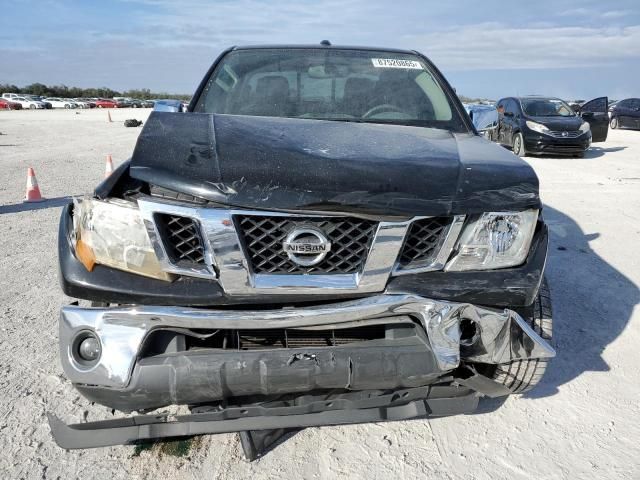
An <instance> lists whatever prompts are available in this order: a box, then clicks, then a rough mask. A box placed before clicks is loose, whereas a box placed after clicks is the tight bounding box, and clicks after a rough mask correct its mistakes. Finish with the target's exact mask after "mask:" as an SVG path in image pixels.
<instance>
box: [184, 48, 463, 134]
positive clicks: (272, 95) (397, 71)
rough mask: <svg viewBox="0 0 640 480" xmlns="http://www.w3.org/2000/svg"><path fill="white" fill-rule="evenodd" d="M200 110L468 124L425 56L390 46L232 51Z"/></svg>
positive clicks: (454, 127)
mask: <svg viewBox="0 0 640 480" xmlns="http://www.w3.org/2000/svg"><path fill="white" fill-rule="evenodd" d="M194 111H196V112H206V113H223V114H231V115H252V116H269V117H289V118H306V119H319V120H336V121H346V122H350V121H351V122H370V123H390V124H398V125H417V126H428V127H435V128H443V129H448V130H454V131H467V128H466V127H465V125H464V123H463V121H462V119H461V117H460V115H458V113H457V111H456V110H455V108H454V107H453V105H452V103H451V101H450V99H449V98H448V97H447V95H446V94H445V92H444V90H443V89H442V87H441V86H440V84H439V83H438V79H437V78H436V76H435V75H434V74H433V73H432V72H431V71H430V69H429V67H428V65H427V64H426V63H425V62H424V61H423V60H422V59H421V58H420V57H418V56H416V55H411V54H404V53H392V52H384V51H365V50H338V49H335V50H321V49H254V50H236V51H232V52H230V53H228V54H227V55H226V56H225V57H224V58H223V59H222V61H221V62H220V63H219V64H218V66H217V67H216V69H215V71H214V72H213V75H212V76H211V78H210V79H209V81H208V82H207V85H206V86H205V88H204V90H203V92H202V94H201V96H200V98H199V99H198V102H197V103H196V106H195V108H194Z"/></svg>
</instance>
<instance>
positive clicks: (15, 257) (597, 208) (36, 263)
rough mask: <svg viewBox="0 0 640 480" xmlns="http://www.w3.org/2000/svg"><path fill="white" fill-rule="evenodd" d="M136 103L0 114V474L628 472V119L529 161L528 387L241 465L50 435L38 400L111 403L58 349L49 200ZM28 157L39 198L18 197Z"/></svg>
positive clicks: (326, 436)
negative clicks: (547, 229)
mask: <svg viewBox="0 0 640 480" xmlns="http://www.w3.org/2000/svg"><path fill="white" fill-rule="evenodd" d="M147 114H148V112H147V111H143V110H131V109H128V110H116V111H112V118H113V123H108V122H107V118H106V117H107V114H106V112H105V111H102V110H92V111H80V112H74V111H35V112H32V111H18V112H5V111H0V132H1V133H2V135H0V168H1V169H2V172H3V173H2V177H1V178H2V180H1V181H0V232H2V236H3V238H2V249H1V250H0V279H1V280H0V282H1V283H0V285H1V288H0V327H1V329H2V331H1V332H0V450H1V451H2V452H3V454H2V455H1V456H0V478H2V479H19V478H61V479H72V478H82V479H87V478H110V479H114V480H115V479H121V478H122V479H142V478H172V479H183V478H185V479H190V478H215V479H226V478H249V477H251V478H253V479H254V480H258V479H262V478H336V477H349V478H366V479H368V480H373V479H378V478H380V479H383V478H391V477H394V478H447V479H453V478H468V479H471V478H473V479H491V480H495V479H502V478H509V479H529V478H532V477H534V476H535V477H536V478H540V479H555V478H558V479H560V478H580V479H585V478H599V479H600V478H606V479H614V478H628V479H637V478H640V449H639V447H638V444H639V441H640V415H639V413H640V412H639V410H640V407H639V405H640V403H639V402H638V398H639V397H640V374H639V372H640V368H638V360H640V356H639V355H638V344H640V311H639V310H638V308H637V307H636V305H637V304H638V302H639V300H640V291H639V290H638V285H639V284H640V253H639V252H638V250H637V246H638V245H640V132H637V131H620V130H617V131H611V132H610V134H609V140H608V141H607V142H606V143H604V144H600V145H601V146H599V147H595V148H593V149H591V150H590V151H589V152H588V154H587V157H586V158H584V159H552V158H534V159H528V161H529V162H530V163H531V165H532V166H533V167H534V168H535V169H536V171H537V173H538V175H539V176H540V181H541V191H542V196H543V200H544V202H545V204H546V208H545V218H546V220H547V222H548V223H549V224H550V226H551V232H552V236H551V251H550V258H549V261H548V270H547V271H548V277H549V283H550V286H551V291H552V297H553V306H554V310H555V311H554V313H555V326H556V329H555V332H554V334H555V337H556V339H557V341H556V346H557V350H558V357H557V358H556V359H555V361H554V362H553V363H552V367H551V369H550V371H549V372H548V374H547V376H546V377H545V378H544V381H543V384H542V386H541V387H539V388H538V389H536V390H534V391H533V392H531V393H530V394H528V395H525V396H521V397H510V398H508V399H507V400H506V402H504V404H503V405H500V402H496V401H488V402H483V405H482V410H481V412H480V413H478V414H474V415H468V416H458V417H452V418H445V419H436V420H432V421H425V420H419V421H409V422H396V423H387V424H375V425H357V426H347V427H330V428H329V427H327V428H320V429H318V428H312V429H307V430H305V431H303V432H301V433H298V434H297V435H295V436H293V437H292V438H290V439H289V440H288V441H286V442H284V443H283V444H281V445H280V446H278V447H277V448H275V449H274V450H273V451H271V452H270V453H269V454H267V455H266V456H265V457H264V458H262V459H261V460H259V461H257V462H254V463H248V462H246V461H245V460H244V458H243V456H242V450H241V448H240V444H239V442H238V440H237V437H236V436H235V435H219V436H216V437H211V436H209V437H202V438H200V439H198V440H197V441H195V442H193V444H192V445H191V448H190V450H188V451H187V452H186V453H185V452H184V451H182V452H176V451H171V450H170V449H169V448H160V447H158V446H156V447H154V448H152V449H149V450H143V451H137V450H135V449H134V447H130V446H129V447H124V446H123V447H114V448H105V449H97V450H87V451H64V450H61V449H60V448H58V447H57V446H56V445H55V443H54V442H53V440H52V438H51V435H50V432H49V427H48V425H47V422H46V417H45V413H46V412H47V411H52V412H55V413H57V414H58V415H60V416H62V418H64V419H65V420H66V421H68V422H69V421H74V422H78V421H82V420H83V419H87V420H98V419H105V418H109V417H110V416H111V414H110V412H108V411H107V410H106V409H105V408H104V407H99V406H92V405H90V404H89V402H87V401H86V400H85V399H84V398H82V397H80V396H79V395H78V394H77V393H76V392H75V391H74V389H73V388H72V387H71V385H70V384H69V382H67V381H66V380H65V378H64V377H63V375H62V369H61V367H60V365H59V362H58V351H57V315H58V309H59V308H60V307H61V306H62V305H64V304H65V303H67V302H69V301H70V299H69V298H66V297H65V296H64V295H63V294H62V292H61V291H60V289H59V287H58V282H57V278H56V276H57V272H56V270H57V267H56V264H57V259H56V237H57V225H58V217H59V213H60V206H61V205H62V204H63V203H64V202H65V198H66V197H68V196H70V195H79V194H82V193H85V192H90V191H91V190H92V188H93V187H94V186H95V184H96V183H98V182H99V181H100V180H101V178H102V177H103V174H104V157H105V155H106V154H112V155H113V159H114V161H115V163H116V165H117V164H118V163H119V162H120V161H122V160H123V159H125V158H127V156H128V155H129V154H130V153H131V151H132V148H133V146H134V143H135V140H136V137H137V135H138V133H139V132H140V129H139V128H125V127H124V126H123V121H124V119H126V118H138V119H141V120H145V118H146V116H147ZM29 166H32V167H33V168H34V169H35V171H36V175H37V178H38V181H39V184H40V189H41V191H42V193H43V195H44V196H46V197H47V198H49V199H50V200H49V201H48V202H46V203H42V204H31V205H27V204H23V203H22V202H21V200H22V197H23V196H24V185H25V177H26V170H27V167H29ZM498 407H499V408H498ZM180 453H182V454H183V456H180Z"/></svg>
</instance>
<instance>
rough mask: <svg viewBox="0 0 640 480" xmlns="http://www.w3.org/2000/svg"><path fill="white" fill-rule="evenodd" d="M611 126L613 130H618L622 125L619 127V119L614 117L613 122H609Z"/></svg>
mask: <svg viewBox="0 0 640 480" xmlns="http://www.w3.org/2000/svg"><path fill="white" fill-rule="evenodd" d="M609 126H610V127H611V129H612V130H615V129H616V128H618V127H619V126H620V125H618V118H617V117H613V118H612V119H611V121H610V122H609Z"/></svg>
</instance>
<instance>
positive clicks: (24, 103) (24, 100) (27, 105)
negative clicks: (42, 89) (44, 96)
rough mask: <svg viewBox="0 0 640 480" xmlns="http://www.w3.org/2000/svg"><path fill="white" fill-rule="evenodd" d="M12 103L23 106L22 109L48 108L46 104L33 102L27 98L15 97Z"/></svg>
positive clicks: (37, 101)
mask: <svg viewBox="0 0 640 480" xmlns="http://www.w3.org/2000/svg"><path fill="white" fill-rule="evenodd" d="M11 101H12V102H16V103H19V104H20V105H22V108H29V109H31V110H35V109H36V108H46V105H45V104H44V102H41V101H39V100H31V99H30V98H27V97H13V98H12V99H11Z"/></svg>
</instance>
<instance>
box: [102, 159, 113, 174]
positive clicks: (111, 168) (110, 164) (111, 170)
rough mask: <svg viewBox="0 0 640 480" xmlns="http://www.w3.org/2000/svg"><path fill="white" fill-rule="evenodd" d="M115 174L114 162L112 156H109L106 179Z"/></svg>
mask: <svg viewBox="0 0 640 480" xmlns="http://www.w3.org/2000/svg"><path fill="white" fill-rule="evenodd" d="M112 173H113V160H112V159H111V155H107V162H106V163H105V166H104V178H107V177H108V176H109V175H111V174H112Z"/></svg>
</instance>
